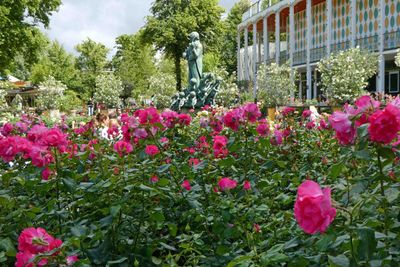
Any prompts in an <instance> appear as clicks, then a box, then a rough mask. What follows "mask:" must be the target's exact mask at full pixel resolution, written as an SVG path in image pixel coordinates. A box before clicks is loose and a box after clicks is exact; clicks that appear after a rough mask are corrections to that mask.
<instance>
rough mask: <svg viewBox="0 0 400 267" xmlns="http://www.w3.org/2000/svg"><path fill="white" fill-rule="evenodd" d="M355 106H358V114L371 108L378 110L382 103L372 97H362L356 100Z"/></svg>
mask: <svg viewBox="0 0 400 267" xmlns="http://www.w3.org/2000/svg"><path fill="white" fill-rule="evenodd" d="M355 104H356V106H357V113H358V114H359V113H362V112H364V111H366V110H367V109H370V108H372V109H377V108H379V106H380V105H381V103H379V101H376V100H374V99H372V98H371V96H369V95H364V96H361V97H360V98H358V99H357V100H356V102H355Z"/></svg>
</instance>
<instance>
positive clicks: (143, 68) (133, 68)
mask: <svg viewBox="0 0 400 267" xmlns="http://www.w3.org/2000/svg"><path fill="white" fill-rule="evenodd" d="M116 44H117V52H116V54H115V56H114V57H113V60H112V64H113V66H114V68H115V75H117V76H118V77H119V78H120V79H121V80H122V83H123V85H124V88H126V93H124V97H125V98H127V97H130V96H131V94H132V92H131V91H133V94H134V95H138V94H141V93H142V92H143V93H144V92H145V91H147V90H148V89H149V86H150V77H152V75H154V73H155V71H156V67H155V63H154V51H153V49H152V47H151V46H150V45H149V44H147V43H145V42H144V41H143V37H142V32H141V31H140V32H138V33H136V34H135V35H121V36H119V37H117V39H116ZM127 89H129V90H127Z"/></svg>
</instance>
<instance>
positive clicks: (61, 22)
mask: <svg viewBox="0 0 400 267" xmlns="http://www.w3.org/2000/svg"><path fill="white" fill-rule="evenodd" d="M151 2H152V1H150V0H63V4H62V5H61V6H60V8H59V11H58V12H57V13H54V14H53V16H52V17H51V20H50V28H49V29H47V30H46V33H47V34H48V36H49V37H50V38H51V39H57V40H58V41H59V42H60V43H62V44H63V45H64V47H65V48H66V49H67V50H68V51H70V52H75V50H74V47H75V46H76V45H77V44H78V43H80V42H82V41H83V40H85V39H87V38H91V39H93V40H94V41H96V42H101V43H103V44H105V45H106V46H107V47H108V48H110V49H112V48H113V47H114V46H115V43H114V40H115V38H116V37H118V36H120V35H122V34H132V33H135V32H137V31H138V30H139V29H140V28H141V27H143V26H144V24H145V17H146V16H147V15H149V14H150V12H149V10H150V6H151ZM234 2H235V0H221V1H220V3H221V5H222V6H223V7H225V8H226V9H229V8H231V7H232V6H233V4H234Z"/></svg>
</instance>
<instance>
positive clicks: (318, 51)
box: [310, 46, 326, 62]
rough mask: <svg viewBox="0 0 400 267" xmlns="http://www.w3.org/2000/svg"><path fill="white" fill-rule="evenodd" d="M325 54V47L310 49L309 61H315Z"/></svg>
mask: <svg viewBox="0 0 400 267" xmlns="http://www.w3.org/2000/svg"><path fill="white" fill-rule="evenodd" d="M325 56H326V47H325V46H323V47H318V48H313V49H311V50H310V62H317V61H319V60H320V59H321V58H323V57H325Z"/></svg>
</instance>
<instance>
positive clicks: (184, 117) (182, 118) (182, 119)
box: [178, 113, 192, 126]
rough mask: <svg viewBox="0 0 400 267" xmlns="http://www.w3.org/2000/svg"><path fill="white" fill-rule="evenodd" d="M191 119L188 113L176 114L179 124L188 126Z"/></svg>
mask: <svg viewBox="0 0 400 267" xmlns="http://www.w3.org/2000/svg"><path fill="white" fill-rule="evenodd" d="M191 121H192V117H190V115H188V114H185V113H182V114H179V115H178V122H179V124H181V125H186V126H189V125H190V122H191Z"/></svg>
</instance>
